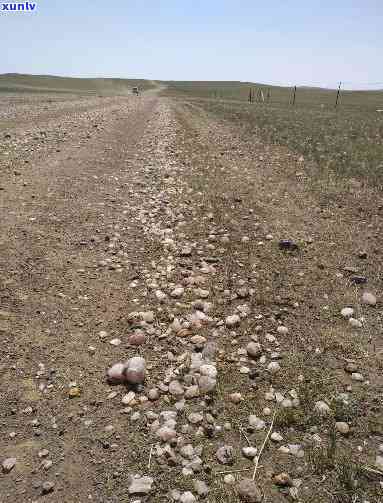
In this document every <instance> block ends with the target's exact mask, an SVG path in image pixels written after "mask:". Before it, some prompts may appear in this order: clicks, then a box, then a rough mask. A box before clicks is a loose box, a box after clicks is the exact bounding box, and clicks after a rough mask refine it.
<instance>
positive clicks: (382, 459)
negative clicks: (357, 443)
mask: <svg viewBox="0 0 383 503" xmlns="http://www.w3.org/2000/svg"><path fill="white" fill-rule="evenodd" d="M375 466H376V468H377V469H378V470H381V471H383V456H376V460H375Z"/></svg>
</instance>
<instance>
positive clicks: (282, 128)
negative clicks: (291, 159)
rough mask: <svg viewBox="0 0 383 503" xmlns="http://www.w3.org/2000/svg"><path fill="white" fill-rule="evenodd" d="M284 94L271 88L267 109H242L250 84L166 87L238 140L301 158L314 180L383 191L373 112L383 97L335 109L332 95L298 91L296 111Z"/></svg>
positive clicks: (378, 128)
mask: <svg viewBox="0 0 383 503" xmlns="http://www.w3.org/2000/svg"><path fill="white" fill-rule="evenodd" d="M287 91H288V90H287V88H272V92H273V93H274V94H273V96H274V97H275V98H274V99H273V100H272V102H271V103H269V104H263V103H253V104H249V103H245V102H244V101H246V99H247V97H248V94H249V84H248V83H243V84H241V83H229V82H228V83H203V82H196V83H190V82H189V83H187V82H185V83H169V88H168V90H167V91H166V94H168V95H171V96H179V97H184V98H185V97H188V98H191V99H192V100H193V105H194V107H196V106H197V107H199V108H200V109H201V110H203V111H204V112H209V113H211V114H213V115H216V116H218V117H220V118H224V119H226V120H227V121H229V122H230V123H231V124H232V125H234V126H235V127H236V128H237V130H238V132H239V133H240V134H242V133H243V134H244V136H248V135H252V136H254V138H257V137H260V138H261V139H262V140H263V141H264V142H265V143H268V144H277V145H281V146H284V147H287V148H288V149H289V150H290V151H292V152H294V153H296V154H299V155H301V156H303V157H304V160H305V161H306V168H307V167H308V166H307V165H308V164H310V166H309V167H310V168H311V174H312V175H313V177H314V179H315V177H317V178H319V179H320V180H321V179H323V175H326V176H334V175H335V176H336V178H338V177H341V178H344V177H347V178H357V179H359V180H361V181H362V182H365V181H370V182H372V184H374V185H376V186H379V187H381V184H382V173H383V113H379V112H377V111H376V110H377V109H379V108H383V92H382V91H376V92H370V91H353V92H346V93H344V94H343V97H342V101H341V105H340V106H339V108H338V109H334V106H333V103H334V91H329V90H325V89H302V90H299V93H300V95H301V99H299V100H297V105H296V106H295V107H292V106H289V105H288V99H287V98H288V96H287V95H286V93H287ZM213 96H218V97H219V98H221V99H212V97H213ZM202 98H209V99H202ZM322 105H323V106H322Z"/></svg>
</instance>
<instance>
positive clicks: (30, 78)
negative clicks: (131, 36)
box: [0, 74, 154, 95]
mask: <svg viewBox="0 0 383 503" xmlns="http://www.w3.org/2000/svg"><path fill="white" fill-rule="evenodd" d="M134 86H138V87H139V88H140V89H142V90H146V89H151V88H152V87H154V85H153V83H152V82H151V81H150V80H141V79H98V78H95V79H85V78H70V77H55V76H51V75H22V74H4V75H0V93H8V94H9V93H12V94H13V93H44V94H45V93H67V94H90V95H92V94H97V95H124V94H129V93H130V91H131V89H132V87H134Z"/></svg>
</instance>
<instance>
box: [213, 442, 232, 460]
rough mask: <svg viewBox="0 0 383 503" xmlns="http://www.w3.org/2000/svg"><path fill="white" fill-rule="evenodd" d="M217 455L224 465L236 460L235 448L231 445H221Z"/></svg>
mask: <svg viewBox="0 0 383 503" xmlns="http://www.w3.org/2000/svg"><path fill="white" fill-rule="evenodd" d="M215 455H216V457H217V459H218V461H219V462H220V463H221V464H223V465H230V464H232V463H233V461H234V449H233V447H232V446H231V445H224V446H222V447H220V448H219V449H218V450H217V452H216V453H215Z"/></svg>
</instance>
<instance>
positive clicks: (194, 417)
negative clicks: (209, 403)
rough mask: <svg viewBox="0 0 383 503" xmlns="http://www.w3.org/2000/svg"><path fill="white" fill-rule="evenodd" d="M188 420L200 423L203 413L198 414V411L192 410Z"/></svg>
mask: <svg viewBox="0 0 383 503" xmlns="http://www.w3.org/2000/svg"><path fill="white" fill-rule="evenodd" d="M188 421H189V423H192V424H200V423H202V421H203V415H202V414H198V413H196V412H192V413H191V414H189V416H188Z"/></svg>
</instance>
